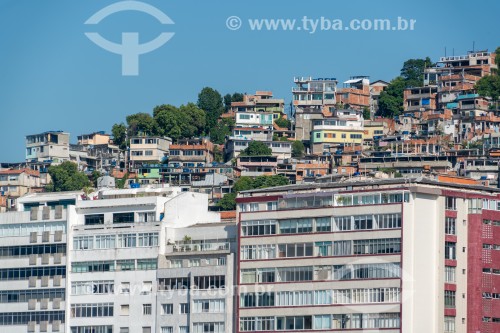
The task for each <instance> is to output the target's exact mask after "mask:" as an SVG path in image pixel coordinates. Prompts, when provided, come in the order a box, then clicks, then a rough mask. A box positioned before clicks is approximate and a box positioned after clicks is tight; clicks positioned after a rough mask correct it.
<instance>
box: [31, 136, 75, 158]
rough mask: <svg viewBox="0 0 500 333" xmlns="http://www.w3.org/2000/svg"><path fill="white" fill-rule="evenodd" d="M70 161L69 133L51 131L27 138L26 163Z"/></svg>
mask: <svg viewBox="0 0 500 333" xmlns="http://www.w3.org/2000/svg"><path fill="white" fill-rule="evenodd" d="M68 160H69V133H65V132H62V131H50V132H44V133H40V134H32V135H27V136H26V162H34V163H36V162H50V163H61V162H64V161H68Z"/></svg>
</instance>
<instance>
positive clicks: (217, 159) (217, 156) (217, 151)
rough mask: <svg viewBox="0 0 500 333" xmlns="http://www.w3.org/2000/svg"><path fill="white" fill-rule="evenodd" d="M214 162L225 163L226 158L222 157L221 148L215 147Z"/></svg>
mask: <svg viewBox="0 0 500 333" xmlns="http://www.w3.org/2000/svg"><path fill="white" fill-rule="evenodd" d="M214 160H215V162H219V163H222V162H224V156H223V155H222V151H221V150H220V148H219V146H217V145H215V147H214Z"/></svg>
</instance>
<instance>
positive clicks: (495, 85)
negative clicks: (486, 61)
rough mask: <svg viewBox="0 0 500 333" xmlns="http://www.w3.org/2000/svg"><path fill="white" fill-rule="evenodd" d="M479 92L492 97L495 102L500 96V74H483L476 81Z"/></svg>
mask: <svg viewBox="0 0 500 333" xmlns="http://www.w3.org/2000/svg"><path fill="white" fill-rule="evenodd" d="M475 87H476V90H477V93H478V94H479V95H481V96H484V97H491V99H492V100H493V101H494V102H495V101H498V98H499V97H500V76H498V75H487V76H483V77H482V78H481V79H480V80H479V81H477V83H476V86H475Z"/></svg>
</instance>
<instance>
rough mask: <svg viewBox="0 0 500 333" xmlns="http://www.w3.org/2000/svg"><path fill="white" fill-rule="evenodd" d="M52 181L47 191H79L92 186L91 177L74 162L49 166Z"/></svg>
mask: <svg viewBox="0 0 500 333" xmlns="http://www.w3.org/2000/svg"><path fill="white" fill-rule="evenodd" d="M48 171H49V175H50V178H51V179H52V181H51V183H50V184H49V185H47V186H46V188H45V190H46V191H47V192H62V191H79V190H82V189H83V188H85V187H89V186H91V185H92V184H91V182H90V180H89V178H88V177H87V176H86V175H85V174H84V173H83V172H80V171H78V166H77V165H76V164H75V163H73V162H69V161H66V162H63V163H61V164H59V165H52V166H50V167H49V170H48Z"/></svg>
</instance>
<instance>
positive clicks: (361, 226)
mask: <svg viewBox="0 0 500 333" xmlns="http://www.w3.org/2000/svg"><path fill="white" fill-rule="evenodd" d="M368 229H373V216H372V215H357V216H354V230H368Z"/></svg>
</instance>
